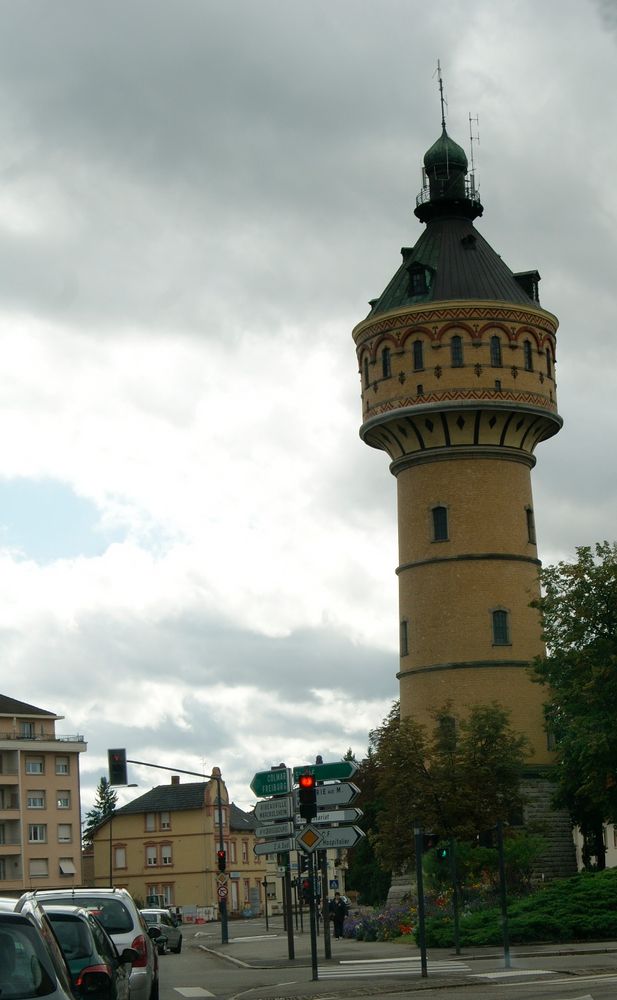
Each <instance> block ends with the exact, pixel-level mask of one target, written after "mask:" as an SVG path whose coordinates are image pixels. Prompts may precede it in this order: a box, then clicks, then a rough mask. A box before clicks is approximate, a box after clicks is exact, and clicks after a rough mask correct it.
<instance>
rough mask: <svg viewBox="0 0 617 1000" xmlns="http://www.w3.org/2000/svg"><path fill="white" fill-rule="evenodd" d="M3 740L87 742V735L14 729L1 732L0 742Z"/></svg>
mask: <svg viewBox="0 0 617 1000" xmlns="http://www.w3.org/2000/svg"><path fill="white" fill-rule="evenodd" d="M3 740H23V741H26V742H28V743H30V742H32V743H36V742H39V743H41V742H42V743H85V742H86V737H85V736H82V735H81V734H79V733H78V734H77V735H74V736H57V735H56V733H32V734H29V733H28V734H26V733H15V732H13V731H10V732H9V731H7V732H1V731H0V743H1V742H2V741H3Z"/></svg>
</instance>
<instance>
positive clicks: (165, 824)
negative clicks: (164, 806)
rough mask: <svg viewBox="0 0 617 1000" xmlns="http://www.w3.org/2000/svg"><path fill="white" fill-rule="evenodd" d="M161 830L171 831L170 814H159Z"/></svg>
mask: <svg viewBox="0 0 617 1000" xmlns="http://www.w3.org/2000/svg"><path fill="white" fill-rule="evenodd" d="M161 830H171V813H170V812H162V813H161Z"/></svg>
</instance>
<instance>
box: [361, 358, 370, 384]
mask: <svg viewBox="0 0 617 1000" xmlns="http://www.w3.org/2000/svg"><path fill="white" fill-rule="evenodd" d="M362 371H363V372H364V384H365V385H368V384H369V374H368V358H367V357H366V355H365V356H364V361H363V363H362Z"/></svg>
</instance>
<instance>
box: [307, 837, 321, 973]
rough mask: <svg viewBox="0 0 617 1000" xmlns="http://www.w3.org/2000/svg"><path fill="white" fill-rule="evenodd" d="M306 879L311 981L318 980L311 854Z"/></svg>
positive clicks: (313, 875)
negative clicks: (308, 881)
mask: <svg viewBox="0 0 617 1000" xmlns="http://www.w3.org/2000/svg"><path fill="white" fill-rule="evenodd" d="M308 877H309V879H310V883H311V896H310V902H309V923H310V925H311V968H312V970H313V975H312V979H313V980H317V979H319V969H318V967H317V909H316V905H315V862H314V860H313V853H312V852H311V853H310V854H309V855H308Z"/></svg>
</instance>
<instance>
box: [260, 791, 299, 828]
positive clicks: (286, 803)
mask: <svg viewBox="0 0 617 1000" xmlns="http://www.w3.org/2000/svg"><path fill="white" fill-rule="evenodd" d="M291 816H292V808H291V797H290V796H289V795H285V796H283V797H282V798H280V799H266V800H265V801H264V802H258V803H257V805H256V806H255V819H257V820H259V822H260V823H267V822H268V820H271V819H291Z"/></svg>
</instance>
